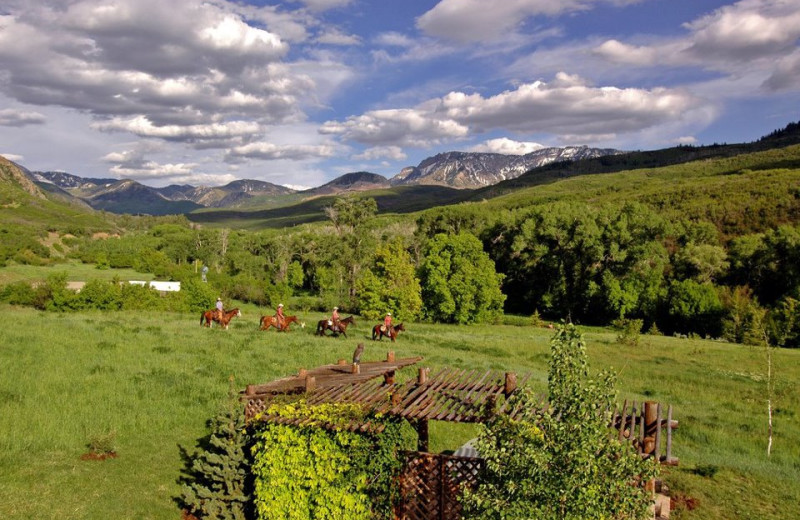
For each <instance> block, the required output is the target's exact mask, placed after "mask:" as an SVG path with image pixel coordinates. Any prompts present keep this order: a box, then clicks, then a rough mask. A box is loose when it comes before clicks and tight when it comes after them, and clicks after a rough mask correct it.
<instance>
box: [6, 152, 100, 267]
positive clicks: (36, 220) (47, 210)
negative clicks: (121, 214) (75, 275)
mask: <svg viewBox="0 0 800 520" xmlns="http://www.w3.org/2000/svg"><path fill="white" fill-rule="evenodd" d="M114 228H115V226H114V225H113V223H111V222H110V221H108V220H107V219H106V218H105V217H104V216H103V215H102V214H100V213H97V212H95V211H93V210H91V209H89V208H86V207H85V206H83V205H80V204H74V203H71V202H69V201H68V199H66V198H64V197H63V195H61V194H59V193H52V194H51V193H49V192H46V191H44V190H42V189H40V188H39V187H38V186H37V185H36V184H35V183H34V182H33V181H32V180H31V179H30V178H29V177H28V176H27V175H25V173H24V171H23V170H22V169H20V168H19V167H18V166H17V165H16V164H14V163H13V162H11V161H8V160H7V159H5V158H3V157H0V264H5V263H6V262H7V260H9V259H15V260H16V261H18V262H20V263H42V262H47V261H48V259H49V258H50V257H51V256H52V255H55V256H58V255H59V254H60V252H59V251H58V249H59V248H61V247H62V246H61V245H60V244H59V246H57V247H55V249H54V244H55V243H56V242H59V243H60V237H63V236H67V235H74V236H86V235H91V234H93V233H97V232H109V231H111V230H113V229H114Z"/></svg>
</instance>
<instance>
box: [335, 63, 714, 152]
mask: <svg viewBox="0 0 800 520" xmlns="http://www.w3.org/2000/svg"><path fill="white" fill-rule="evenodd" d="M586 83H587V82H586V81H584V80H583V79H581V78H580V77H578V76H573V75H568V74H563V73H559V74H557V75H556V78H554V80H553V81H552V82H551V83H550V84H548V83H545V82H542V81H537V82H534V83H525V84H522V85H519V86H518V87H517V88H516V89H514V90H508V91H505V92H501V93H499V94H496V95H494V96H490V97H484V96H482V95H481V94H477V93H473V94H467V93H464V92H450V93H449V94H447V95H445V96H444V97H441V98H436V99H431V100H429V101H426V102H424V103H421V104H420V105H418V106H417V107H415V108H413V109H390V110H374V111H370V112H367V113H365V114H363V115H361V116H352V117H349V118H347V120H345V121H328V122H326V123H325V124H324V125H323V126H322V127H321V129H320V132H321V133H323V134H334V135H339V136H341V137H342V138H343V139H345V140H353V141H357V142H359V143H363V144H367V145H370V146H392V145H395V146H416V147H429V146H432V145H435V144H439V143H441V142H445V141H450V140H453V139H458V138H463V137H466V136H467V135H469V134H472V133H482V132H489V131H493V130H504V131H513V132H522V133H554V134H569V135H572V136H574V137H577V138H579V137H580V136H591V135H595V134H604V135H608V134H619V133H627V132H636V131H642V130H644V129H646V128H650V127H654V126H658V125H662V124H665V123H668V122H673V121H675V120H680V119H682V118H684V117H686V115H687V113H690V112H692V111H694V110H698V109H700V108H701V107H702V105H703V103H702V100H701V99H699V98H697V97H695V96H693V95H691V94H689V93H688V92H686V91H683V90H680V89H667V88H653V89H640V88H624V89H623V88H616V87H592V86H588V85H587V84H586Z"/></svg>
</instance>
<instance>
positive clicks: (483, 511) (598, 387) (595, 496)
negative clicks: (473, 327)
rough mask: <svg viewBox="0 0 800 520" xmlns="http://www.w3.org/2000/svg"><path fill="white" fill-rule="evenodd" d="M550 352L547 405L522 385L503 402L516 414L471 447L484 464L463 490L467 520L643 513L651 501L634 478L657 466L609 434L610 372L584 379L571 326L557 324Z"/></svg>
mask: <svg viewBox="0 0 800 520" xmlns="http://www.w3.org/2000/svg"><path fill="white" fill-rule="evenodd" d="M550 351H551V359H550V369H549V376H548V389H549V391H548V393H549V405H550V406H549V407H547V408H546V409H544V410H542V409H541V408H540V407H539V406H537V400H536V397H535V396H534V395H533V393H532V392H530V391H529V390H528V389H521V390H520V391H518V392H517V393H516V394H515V395H514V396H512V398H511V399H512V402H511V403H509V404H510V405H511V406H508V407H506V409H509V410H516V409H519V410H520V412H519V415H518V416H517V417H514V418H512V417H509V416H508V415H506V414H502V413H501V414H496V415H494V416H493V417H492V418H491V419H490V420H489V422H487V423H486V424H485V425H484V426H482V428H481V430H480V433H479V436H478V440H477V442H476V448H477V449H478V451H479V452H480V453H481V454H482V455H483V456H484V457H485V458H486V468H485V470H484V471H483V472H482V473H481V474H480V475H479V476H478V484H477V486H476V487H475V489H474V490H466V491H465V492H464V495H463V504H464V513H465V518H479V519H482V520H483V519H498V520H499V519H504V520H511V519H519V520H522V519H529V518H536V519H541V520H550V519H552V520H577V519H607V518H643V517H644V514H645V513H646V511H647V508H648V506H649V505H650V502H651V499H650V495H649V493H648V492H646V491H645V490H644V488H643V486H640V485H635V483H636V482H640V483H641V482H643V481H644V480H647V479H650V478H652V477H653V476H654V475H655V472H656V466H655V464H654V463H653V462H652V461H645V460H643V459H642V458H641V457H640V456H639V455H638V454H637V453H636V451H635V450H634V449H633V447H632V445H631V444H630V443H627V442H620V441H618V440H617V438H616V437H615V436H612V435H611V432H610V430H609V428H608V424H609V423H610V421H611V416H610V413H611V412H610V410H611V409H612V403H613V397H614V393H613V390H612V388H613V381H614V377H613V376H612V375H611V374H608V373H600V374H599V375H598V376H597V378H596V379H589V377H588V369H587V357H586V344H585V343H584V341H583V337H582V336H581V335H580V334H579V333H578V332H577V330H576V329H575V327H574V326H572V325H562V326H560V327H559V329H558V330H557V332H556V334H555V336H554V337H553V340H552V341H551V344H550Z"/></svg>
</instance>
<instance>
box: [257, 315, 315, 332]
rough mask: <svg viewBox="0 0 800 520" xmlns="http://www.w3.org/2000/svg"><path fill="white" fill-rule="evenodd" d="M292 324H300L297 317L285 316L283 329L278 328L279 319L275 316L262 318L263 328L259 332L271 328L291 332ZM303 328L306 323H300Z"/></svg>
mask: <svg viewBox="0 0 800 520" xmlns="http://www.w3.org/2000/svg"><path fill="white" fill-rule="evenodd" d="M292 323H299V320H298V319H297V316H284V318H283V328H282V329H279V328H278V319H277V318H276V317H275V316H261V327H259V329H258V330H267V329H269V328H270V327H275V330H278V331H283V332H289V325H291V324H292ZM300 326H301V327H304V326H305V324H304V323H300Z"/></svg>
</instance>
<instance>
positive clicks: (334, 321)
mask: <svg viewBox="0 0 800 520" xmlns="http://www.w3.org/2000/svg"><path fill="white" fill-rule="evenodd" d="M328 325H330V327H331V330H333V331H338V330H339V307H334V308H333V313H332V314H331V319H330V323H328Z"/></svg>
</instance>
